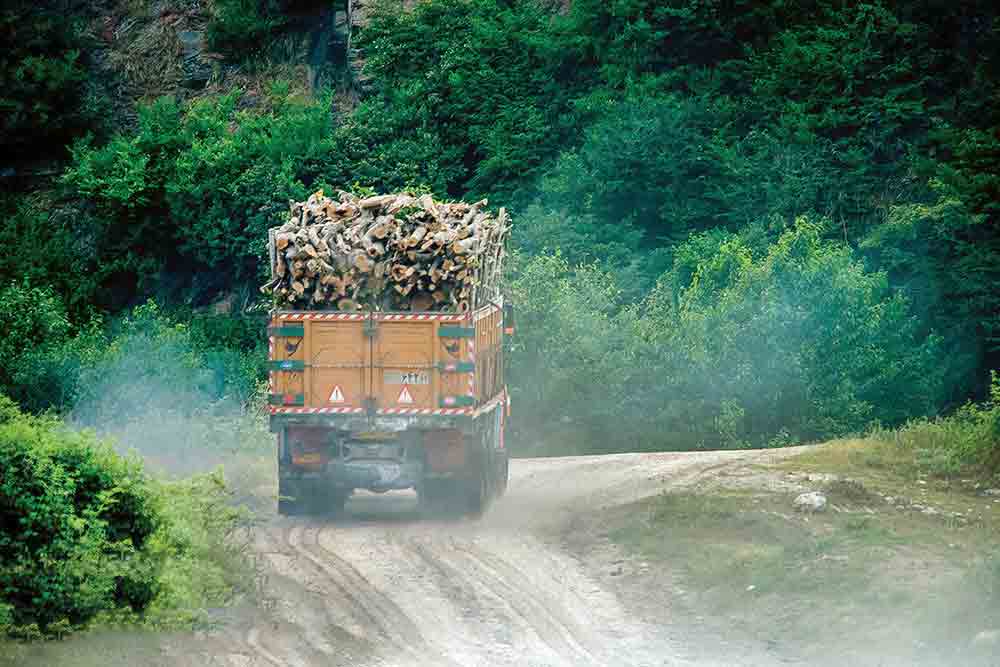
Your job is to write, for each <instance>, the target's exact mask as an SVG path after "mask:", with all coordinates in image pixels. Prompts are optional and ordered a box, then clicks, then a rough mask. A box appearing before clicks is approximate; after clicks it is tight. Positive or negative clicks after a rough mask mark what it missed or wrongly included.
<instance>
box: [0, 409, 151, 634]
mask: <svg viewBox="0 0 1000 667" xmlns="http://www.w3.org/2000/svg"><path fill="white" fill-rule="evenodd" d="M0 418H2V421H0V609H5V611H4V614H5V615H6V616H7V617H8V626H9V627H8V631H10V632H15V633H30V632H32V631H35V630H37V631H38V632H41V633H50V632H53V631H56V629H57V628H62V627H65V628H73V627H80V626H83V625H85V624H86V623H87V622H89V621H90V620H91V619H93V618H94V617H95V616H96V615H98V614H99V613H101V612H109V611H114V610H119V609H129V610H132V611H134V612H141V611H142V610H144V609H145V608H146V607H147V606H148V605H149V603H150V602H151V601H152V600H153V598H154V597H155V596H156V595H157V593H158V592H159V582H158V569H159V568H158V565H157V563H156V562H155V561H153V560H150V559H148V558H146V557H145V551H144V550H145V548H146V545H147V541H148V540H149V538H150V536H151V535H152V534H153V533H154V532H155V531H156V529H157V527H158V525H159V517H158V515H157V512H156V509H155V507H154V504H153V502H152V498H151V495H150V493H149V490H148V488H147V487H146V479H145V477H144V475H143V473H142V469H141V467H140V465H139V463H138V462H137V461H136V460H134V459H126V458H122V457H120V456H118V455H117V454H115V453H114V451H113V450H112V449H111V446H110V445H109V444H108V443H106V442H101V441H98V440H97V439H96V438H95V437H94V436H92V435H90V434H87V433H82V432H77V431H72V430H70V429H68V428H66V427H65V426H63V425H61V424H60V423H59V422H58V421H56V420H54V419H52V418H48V417H29V416H26V415H22V414H20V413H19V412H18V411H17V410H16V408H14V407H13V405H12V402H11V401H10V400H9V399H7V398H6V397H0ZM33 629H34V630H33Z"/></svg>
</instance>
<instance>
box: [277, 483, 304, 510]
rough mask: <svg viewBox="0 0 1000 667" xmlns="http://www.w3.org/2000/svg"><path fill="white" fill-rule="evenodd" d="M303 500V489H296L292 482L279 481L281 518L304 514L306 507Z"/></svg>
mask: <svg viewBox="0 0 1000 667" xmlns="http://www.w3.org/2000/svg"><path fill="white" fill-rule="evenodd" d="M303 500H304V499H303V498H302V497H301V489H298V488H296V485H293V484H292V481H291V480H287V479H279V480H278V514H280V515H281V516H295V515H297V514H302V510H303V508H304V506H305V503H304V502H303Z"/></svg>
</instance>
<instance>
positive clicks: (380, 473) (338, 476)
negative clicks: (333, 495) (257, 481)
mask: <svg viewBox="0 0 1000 667" xmlns="http://www.w3.org/2000/svg"><path fill="white" fill-rule="evenodd" d="M288 476H289V477H292V478H297V479H313V480H319V481H323V482H326V483H328V484H330V485H331V486H334V487H336V488H341V489H368V490H369V491H392V490H395V489H409V488H413V487H416V486H417V485H418V484H419V482H420V479H421V477H422V476H423V466H422V465H421V464H420V463H415V462H404V463H393V462H391V461H350V462H344V461H331V462H330V463H328V464H327V466H326V470H324V471H321V472H295V473H290V474H288Z"/></svg>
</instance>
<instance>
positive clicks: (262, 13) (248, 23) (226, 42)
mask: <svg viewBox="0 0 1000 667" xmlns="http://www.w3.org/2000/svg"><path fill="white" fill-rule="evenodd" d="M278 5H279V3H278V2H276V1H275V0H213V2H212V5H211V7H212V13H211V20H210V21H209V22H208V42H209V44H210V45H211V47H212V48H213V49H219V50H221V51H225V52H227V53H230V54H233V55H235V56H244V57H245V56H247V55H250V54H252V53H257V52H259V51H260V50H261V49H262V48H263V47H264V46H266V44H267V42H268V40H269V38H270V37H271V35H272V34H273V33H274V32H275V31H276V30H277V29H278V28H280V27H281V25H282V24H283V23H284V22H285V21H284V17H282V16H281V14H280V13H279V11H278V9H279V7H278Z"/></svg>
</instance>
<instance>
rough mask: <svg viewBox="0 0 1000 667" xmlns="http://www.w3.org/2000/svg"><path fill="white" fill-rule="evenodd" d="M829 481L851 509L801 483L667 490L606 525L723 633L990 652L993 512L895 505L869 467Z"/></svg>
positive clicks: (995, 563)
mask: <svg viewBox="0 0 1000 667" xmlns="http://www.w3.org/2000/svg"><path fill="white" fill-rule="evenodd" d="M830 449H831V450H833V449H834V448H832V447H831V448H830ZM810 456H814V455H810ZM831 456H833V457H840V460H847V459H845V458H843V453H842V452H836V453H831ZM853 458H854V457H851V460H853ZM824 486H825V491H826V492H827V493H828V494H829V495H828V497H829V498H830V501H831V503H832V504H835V505H837V506H838V508H839V509H840V510H841V511H835V510H832V509H831V510H830V511H828V512H825V513H822V514H809V515H805V514H800V513H797V512H795V511H793V510H792V509H791V507H792V503H791V500H792V498H793V497H794V494H790V493H789V494H786V493H777V492H759V493H758V492H753V493H752V492H748V491H738V492H734V491H718V492H713V493H712V494H711V495H707V494H698V493H670V494H664V495H661V496H659V497H657V498H655V499H651V500H649V501H644V502H642V503H639V504H637V505H635V506H632V507H631V508H629V511H628V513H627V519H626V520H625V521H624V522H623V523H621V524H620V525H619V527H618V528H616V529H614V530H613V531H611V532H610V533H609V537H610V538H611V539H612V540H613V541H615V542H617V543H619V544H622V545H623V546H625V547H627V548H628V549H629V550H631V551H633V552H634V553H636V554H637V555H639V556H641V557H642V558H643V559H645V560H646V561H647V562H652V563H663V564H667V565H669V566H670V567H672V568H673V570H672V571H673V572H674V574H675V576H676V579H677V582H678V586H679V587H680V588H681V589H682V590H684V591H685V594H684V595H683V596H682V598H681V599H679V600H677V604H676V606H675V605H674V604H672V605H671V608H672V609H671V611H672V613H678V612H680V613H686V614H689V615H691V616H695V617H696V618H697V619H699V622H703V623H706V624H708V625H709V626H713V625H718V626H719V627H718V628H717V629H718V630H719V631H720V632H723V631H725V632H730V631H735V632H737V633H745V634H746V635H748V636H753V637H755V638H758V639H763V640H764V641H766V642H768V643H769V644H772V645H774V646H777V645H779V644H780V645H783V646H788V645H790V644H794V646H795V651H796V652H798V653H800V654H801V655H803V656H806V659H813V658H815V657H816V655H818V654H820V653H822V652H827V651H829V650H831V649H832V648H834V647H836V649H837V650H844V651H845V652H846V653H845V655H848V654H849V652H850V651H852V650H857V651H861V652H862V654H863V652H864V651H865V650H868V651H870V652H869V653H867V654H864V655H867V656H868V657H871V655H874V654H876V648H875V647H884V648H879V649H878V650H881V651H883V652H884V654H885V655H908V654H907V653H906V652H907V651H918V649H919V650H921V651H923V652H924V653H923V654H919V655H918V653H919V651H918V653H915V654H914V655H917V656H918V657H916V658H914V660H916V662H914V663H913V664H938V663H935V662H934V661H933V660H932V661H931V662H930V663H926V662H924V661H926V660H928V659H930V658H929V657H928V656H933V658H934V660H939V659H940V660H943V659H946V657H947V659H952V658H953V657H954V656H955V655H959V654H961V655H962V656H964V657H963V659H964V660H966V659H967V662H966V663H964V664H981V663H980V662H979V660H980V658H979V657H977V656H976V655H973V654H971V653H968V650H969V649H968V648H967V647H968V646H969V641H970V640H971V637H972V636H974V635H975V633H976V632H977V631H979V630H983V629H988V628H993V627H998V626H1000V559H998V558H996V557H995V556H994V555H993V553H994V551H995V550H996V549H995V547H996V544H997V542H996V534H995V532H993V531H992V528H991V525H990V524H989V523H986V522H977V523H975V524H971V525H958V524H955V523H954V522H949V521H946V520H944V518H943V517H942V516H927V515H923V514H921V513H919V512H898V511H896V510H895V509H894V507H892V506H886V504H885V502H884V501H883V500H882V499H881V496H880V495H879V494H878V493H877V492H876V491H874V490H873V489H871V488H870V487H869V486H868V485H867V484H866V483H864V482H861V481H858V480H853V481H850V480H848V481H844V480H835V481H832V482H827V483H826V484H825V485H824ZM870 505H875V509H874V510H872V511H873V512H874V513H869V509H870V508H869V507H868V506H870ZM970 632H971V634H970ZM859 642H861V643H859ZM862 647H867V648H862ZM956 647H957V648H956ZM956 651H958V653H956ZM859 655H860V654H859ZM948 656H950V657H948ZM982 664H989V663H982Z"/></svg>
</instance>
